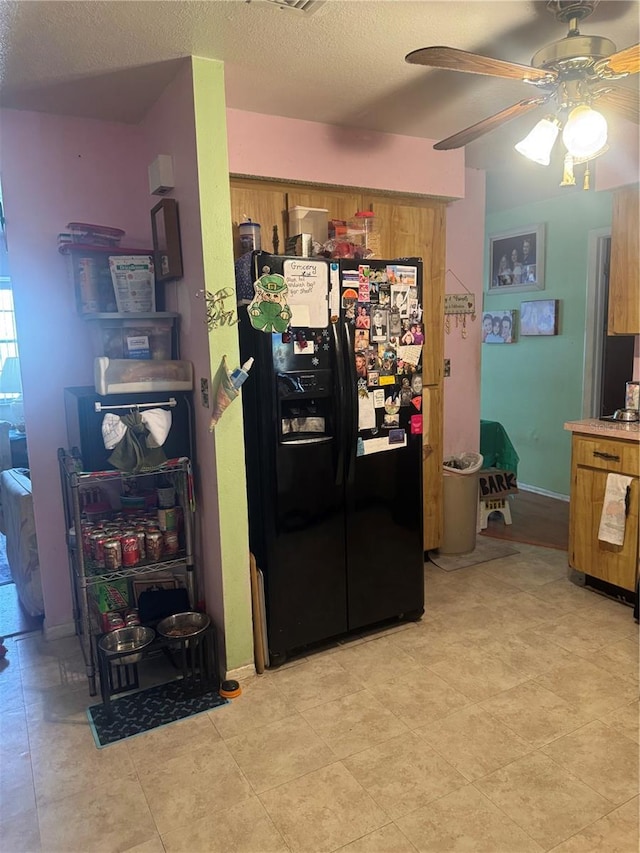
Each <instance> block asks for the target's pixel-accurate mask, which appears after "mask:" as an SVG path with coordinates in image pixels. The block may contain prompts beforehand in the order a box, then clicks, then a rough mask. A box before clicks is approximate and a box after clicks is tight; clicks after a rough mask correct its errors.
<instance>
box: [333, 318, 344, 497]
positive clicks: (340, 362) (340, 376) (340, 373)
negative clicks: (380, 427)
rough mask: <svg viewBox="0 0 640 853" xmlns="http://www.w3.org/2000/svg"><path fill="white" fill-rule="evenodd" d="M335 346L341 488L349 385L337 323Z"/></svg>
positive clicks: (337, 479) (334, 337)
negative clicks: (345, 406)
mask: <svg viewBox="0 0 640 853" xmlns="http://www.w3.org/2000/svg"><path fill="white" fill-rule="evenodd" d="M331 331H332V332H333V344H334V352H335V359H336V377H337V380H338V396H337V398H336V407H335V412H336V434H337V436H338V457H337V460H336V486H341V485H342V481H343V479H344V445H345V439H346V430H345V420H344V404H345V400H346V397H345V395H346V390H347V385H346V381H345V371H344V352H343V347H342V341H341V340H340V330H339V329H338V324H337V323H332V324H331Z"/></svg>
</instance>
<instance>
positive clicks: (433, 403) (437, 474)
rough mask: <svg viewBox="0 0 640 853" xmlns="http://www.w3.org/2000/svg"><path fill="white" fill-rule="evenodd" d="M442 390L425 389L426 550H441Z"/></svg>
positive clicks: (423, 492) (431, 387)
mask: <svg viewBox="0 0 640 853" xmlns="http://www.w3.org/2000/svg"><path fill="white" fill-rule="evenodd" d="M443 396H444V395H443V388H442V384H440V385H426V386H424V387H423V389H422V517H423V541H424V550H425V551H430V550H432V549H433V548H438V547H439V545H440V543H441V542H442V534H443V526H444V519H443V491H444V482H443V473H442V449H443V426H442V407H443V405H444V400H443Z"/></svg>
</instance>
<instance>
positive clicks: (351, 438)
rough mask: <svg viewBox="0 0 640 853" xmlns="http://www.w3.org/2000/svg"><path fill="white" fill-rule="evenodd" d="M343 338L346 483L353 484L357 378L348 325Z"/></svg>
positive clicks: (346, 324) (345, 327)
mask: <svg viewBox="0 0 640 853" xmlns="http://www.w3.org/2000/svg"><path fill="white" fill-rule="evenodd" d="M344 336H345V339H346V342H347V347H346V362H347V393H346V396H345V398H344V400H345V405H346V406H347V407H348V411H349V428H348V439H347V442H346V447H345V452H346V453H347V483H353V480H354V476H355V459H356V443H357V441H358V377H357V375H356V359H355V351H354V348H353V341H352V340H351V334H350V331H349V323H345V324H344Z"/></svg>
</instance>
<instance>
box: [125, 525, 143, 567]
mask: <svg viewBox="0 0 640 853" xmlns="http://www.w3.org/2000/svg"><path fill="white" fill-rule="evenodd" d="M120 545H121V547H122V565H123V566H136V565H137V564H138V563H139V562H140V549H139V548H138V536H137V534H136V533H131V534H128V535H127V536H123V537H122V538H121V539H120Z"/></svg>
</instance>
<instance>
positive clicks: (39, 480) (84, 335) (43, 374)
mask: <svg viewBox="0 0 640 853" xmlns="http://www.w3.org/2000/svg"><path fill="white" fill-rule="evenodd" d="M1 121H2V180H3V192H4V200H5V211H6V218H7V234H8V241H9V259H10V263H11V272H12V279H13V284H14V298H15V305H16V321H17V327H18V338H19V342H20V360H21V366H22V379H23V388H24V401H25V402H24V409H25V420H26V426H27V435H28V443H29V462H30V465H31V475H32V480H33V500H34V511H35V519H36V530H37V536H38V552H39V555H40V564H41V568H42V585H43V593H44V600H45V608H46V626H47V628H51V627H54V626H56V625H63V624H65V623H69V622H70V621H71V619H72V612H71V595H70V588H69V569H68V559H67V550H66V544H65V530H64V528H65V523H64V516H63V510H62V501H61V495H60V476H59V472H58V463H57V456H56V454H57V450H58V448H59V447H65V446H66V444H67V438H66V422H65V415H64V404H63V388H64V387H66V386H72V385H90V384H93V359H92V355H91V347H90V342H89V336H88V330H87V328H86V324H85V323H84V321H83V320H82V319H81V318H80V317H78V316H77V314H76V308H75V300H74V292H73V287H72V284H71V282H70V279H69V277H68V275H67V268H66V259H65V258H63V257H62V256H61V255H59V254H58V251H57V243H56V238H57V235H58V232H59V231H62V230H64V228H65V226H66V224H67V223H68V222H71V221H76V222H78V221H79V222H97V223H99V224H105V225H114V226H118V227H120V228H124V229H125V231H126V232H127V239H128V240H129V242H130V243H132V244H133V245H134V246H144V245H149V242H150V234H149V232H150V225H149V212H148V207H147V204H146V197H145V192H146V190H145V187H146V158H145V155H144V151H143V147H142V145H141V140H140V134H139V132H138V131H137V129H136V128H134V127H129V126H126V125H119V124H110V123H107V122H98V121H92V120H87V119H75V118H66V117H61V116H53V115H46V114H43V113H32V112H20V111H15V110H3V111H2V114H1ZM129 238H131V239H129Z"/></svg>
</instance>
